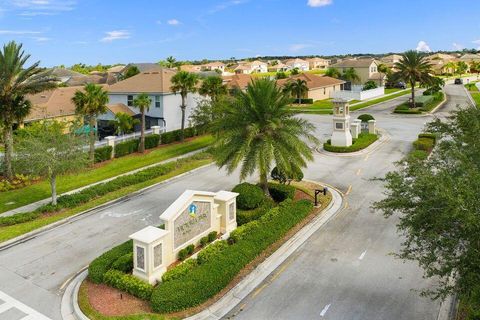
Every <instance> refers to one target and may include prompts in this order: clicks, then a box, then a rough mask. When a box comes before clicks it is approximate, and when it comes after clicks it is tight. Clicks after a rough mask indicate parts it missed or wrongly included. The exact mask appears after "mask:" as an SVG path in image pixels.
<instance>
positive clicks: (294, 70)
mask: <svg viewBox="0 0 480 320" xmlns="http://www.w3.org/2000/svg"><path fill="white" fill-rule="evenodd" d="M290 74H291V75H292V76H296V75H297V74H300V70H299V69H298V68H293V69H292V71H290Z"/></svg>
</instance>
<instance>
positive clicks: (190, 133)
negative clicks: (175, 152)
mask: <svg viewBox="0 0 480 320" xmlns="http://www.w3.org/2000/svg"><path fill="white" fill-rule="evenodd" d="M198 134H199V132H198V130H197V128H195V127H190V128H185V130H184V137H185V138H191V137H194V136H197V135H198ZM181 138H182V130H181V129H179V130H174V131H169V132H165V133H162V135H161V136H160V143H161V144H168V143H172V142H175V141H180V140H181Z"/></svg>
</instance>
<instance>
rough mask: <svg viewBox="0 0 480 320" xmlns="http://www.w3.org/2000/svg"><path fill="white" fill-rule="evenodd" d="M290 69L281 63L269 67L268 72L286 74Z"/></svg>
mask: <svg viewBox="0 0 480 320" xmlns="http://www.w3.org/2000/svg"><path fill="white" fill-rule="evenodd" d="M288 70H289V68H288V66H287V65H286V64H284V63H282V62H279V63H277V64H276V65H270V66H268V71H269V72H285V71H288Z"/></svg>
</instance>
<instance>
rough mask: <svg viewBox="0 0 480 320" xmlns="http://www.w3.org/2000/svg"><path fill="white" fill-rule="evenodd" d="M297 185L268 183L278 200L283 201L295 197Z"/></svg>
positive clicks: (274, 197) (269, 190)
mask: <svg viewBox="0 0 480 320" xmlns="http://www.w3.org/2000/svg"><path fill="white" fill-rule="evenodd" d="M295 191H296V189H295V187H293V186H289V185H286V184H278V183H268V192H270V196H272V199H273V200H275V201H276V202H283V201H285V200H287V199H291V200H293V198H294V197H295Z"/></svg>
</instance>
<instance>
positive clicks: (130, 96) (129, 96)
mask: <svg viewBox="0 0 480 320" xmlns="http://www.w3.org/2000/svg"><path fill="white" fill-rule="evenodd" d="M127 106H129V107H133V95H128V96H127Z"/></svg>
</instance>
